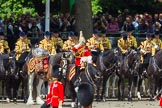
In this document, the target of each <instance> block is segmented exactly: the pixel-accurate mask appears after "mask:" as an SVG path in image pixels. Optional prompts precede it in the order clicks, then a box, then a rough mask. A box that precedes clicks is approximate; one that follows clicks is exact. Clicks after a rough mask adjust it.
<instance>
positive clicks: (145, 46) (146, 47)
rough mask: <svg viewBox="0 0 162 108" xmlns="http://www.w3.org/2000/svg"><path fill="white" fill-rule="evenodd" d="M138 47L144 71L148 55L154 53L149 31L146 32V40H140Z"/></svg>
mask: <svg viewBox="0 0 162 108" xmlns="http://www.w3.org/2000/svg"><path fill="white" fill-rule="evenodd" d="M140 48H141V49H140V53H141V62H142V63H143V68H144V69H145V71H144V72H146V70H147V67H148V65H149V60H150V57H151V56H152V57H153V56H154V55H155V47H154V43H153V41H152V34H151V33H147V34H146V40H145V41H143V42H141V45H140Z"/></svg>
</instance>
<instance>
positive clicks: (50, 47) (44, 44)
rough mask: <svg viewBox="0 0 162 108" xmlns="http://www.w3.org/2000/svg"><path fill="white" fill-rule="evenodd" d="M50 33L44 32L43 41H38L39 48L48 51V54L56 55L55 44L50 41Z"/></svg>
mask: <svg viewBox="0 0 162 108" xmlns="http://www.w3.org/2000/svg"><path fill="white" fill-rule="evenodd" d="M50 35H51V33H50V32H48V31H46V32H45V34H44V39H43V40H42V41H40V44H39V47H40V48H42V49H45V50H47V51H49V53H50V54H52V55H54V54H56V50H55V44H54V43H53V42H52V41H51V39H50Z"/></svg>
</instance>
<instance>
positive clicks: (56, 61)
mask: <svg viewBox="0 0 162 108" xmlns="http://www.w3.org/2000/svg"><path fill="white" fill-rule="evenodd" d="M62 54H63V53H57V54H55V55H51V56H50V60H49V63H50V64H51V65H55V64H60V62H61V57H62Z"/></svg>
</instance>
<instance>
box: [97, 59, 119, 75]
mask: <svg viewBox="0 0 162 108" xmlns="http://www.w3.org/2000/svg"><path fill="white" fill-rule="evenodd" d="M100 57H101V58H100V63H101V65H102V66H103V67H104V68H105V69H106V72H107V71H109V70H111V69H113V68H114V67H115V65H116V63H114V64H113V65H112V66H111V67H110V68H107V67H106V66H105V64H104V63H103V56H100Z"/></svg>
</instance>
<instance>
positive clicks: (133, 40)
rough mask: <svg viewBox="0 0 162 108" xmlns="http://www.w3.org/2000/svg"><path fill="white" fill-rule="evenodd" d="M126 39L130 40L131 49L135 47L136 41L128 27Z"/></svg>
mask: <svg viewBox="0 0 162 108" xmlns="http://www.w3.org/2000/svg"><path fill="white" fill-rule="evenodd" d="M127 32H128V41H129V42H130V47H131V48H132V49H137V41H136V38H135V37H134V36H133V35H132V31H131V30H129V29H128V31H127Z"/></svg>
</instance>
